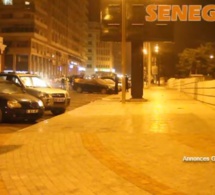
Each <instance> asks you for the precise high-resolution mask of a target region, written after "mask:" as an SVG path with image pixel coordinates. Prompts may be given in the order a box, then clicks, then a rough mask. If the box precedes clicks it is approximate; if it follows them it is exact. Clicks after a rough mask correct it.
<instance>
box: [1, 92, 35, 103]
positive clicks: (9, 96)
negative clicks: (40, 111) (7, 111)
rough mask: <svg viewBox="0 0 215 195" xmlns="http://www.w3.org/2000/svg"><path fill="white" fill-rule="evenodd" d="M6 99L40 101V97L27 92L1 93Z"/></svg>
mask: <svg viewBox="0 0 215 195" xmlns="http://www.w3.org/2000/svg"><path fill="white" fill-rule="evenodd" d="M0 97H2V98H4V99H6V100H17V101H19V102H28V101H36V102H37V101H38V100H39V99H38V98H36V97H34V96H32V95H29V94H27V93H14V94H0Z"/></svg>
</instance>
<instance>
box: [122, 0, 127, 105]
mask: <svg viewBox="0 0 215 195" xmlns="http://www.w3.org/2000/svg"><path fill="white" fill-rule="evenodd" d="M125 61H126V6H125V0H122V75H123V77H122V103H125V101H126V88H125V74H126V67H125V65H126V63H125Z"/></svg>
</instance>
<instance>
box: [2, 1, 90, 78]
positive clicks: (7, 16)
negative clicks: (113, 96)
mask: <svg viewBox="0 0 215 195" xmlns="http://www.w3.org/2000/svg"><path fill="white" fill-rule="evenodd" d="M87 28H88V0H78V1H73V0H62V1H59V0H52V1H50V0H41V1H40V0H39V1H38V0H30V1H24V0H13V1H12V0H11V1H8V0H2V1H1V2H0V36H2V37H3V38H4V44H5V45H6V46H7V47H6V49H5V53H4V64H3V70H7V71H28V72H33V73H37V74H40V75H42V76H55V75H60V74H66V75H71V74H77V73H79V72H80V71H84V70H85V66H86V61H87V56H86V52H87V50H86V45H87Z"/></svg>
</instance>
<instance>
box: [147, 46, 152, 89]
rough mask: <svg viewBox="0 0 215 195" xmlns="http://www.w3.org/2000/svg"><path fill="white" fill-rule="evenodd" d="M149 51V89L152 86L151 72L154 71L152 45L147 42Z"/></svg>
mask: <svg viewBox="0 0 215 195" xmlns="http://www.w3.org/2000/svg"><path fill="white" fill-rule="evenodd" d="M147 46H148V47H147V50H148V60H147V61H148V87H150V86H151V80H152V77H151V71H152V51H151V43H150V42H147Z"/></svg>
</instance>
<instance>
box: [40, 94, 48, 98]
mask: <svg viewBox="0 0 215 195" xmlns="http://www.w3.org/2000/svg"><path fill="white" fill-rule="evenodd" d="M39 98H40V99H44V98H49V94H47V93H40V94H39Z"/></svg>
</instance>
